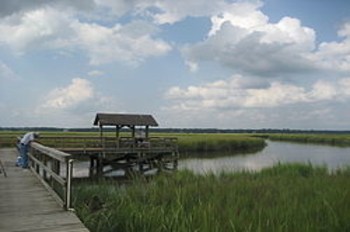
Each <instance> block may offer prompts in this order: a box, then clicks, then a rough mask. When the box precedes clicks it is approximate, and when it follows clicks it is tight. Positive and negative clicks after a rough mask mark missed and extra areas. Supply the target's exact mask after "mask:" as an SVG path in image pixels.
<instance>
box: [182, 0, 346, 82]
mask: <svg viewBox="0 0 350 232" xmlns="http://www.w3.org/2000/svg"><path fill="white" fill-rule="evenodd" d="M261 6H262V4H261V3H260V2H257V3H253V2H250V3H249V2H248V3H247V2H237V3H232V4H231V5H230V7H228V8H227V9H224V10H223V11H222V12H221V13H220V14H217V15H214V16H212V17H211V21H212V28H211V30H210V31H209V32H208V37H207V38H206V39H205V40H204V41H201V42H198V43H196V44H192V45H186V46H185V47H183V49H182V53H183V55H184V57H185V59H186V63H187V64H190V65H191V67H190V68H191V70H192V69H193V68H192V67H197V69H198V67H200V66H198V63H199V64H200V63H201V62H204V61H211V62H217V63H219V64H221V65H223V66H226V67H229V68H231V69H232V70H234V71H235V73H241V74H250V75H256V76H269V77H278V76H282V75H283V76H287V75H293V74H298V73H309V72H315V71H319V70H324V68H325V63H327V62H326V60H328V58H326V57H327V55H326V54H324V55H322V54H321V51H322V50H326V51H328V52H329V50H331V51H334V50H337V51H336V52H335V53H336V55H338V57H334V56H333V58H335V59H334V61H333V62H331V63H332V64H334V63H337V65H336V67H342V69H345V67H347V66H348V65H349V64H350V62H349V60H350V58H349V57H348V56H349V55H348V54H350V53H349V52H348V45H347V42H346V41H347V39H345V40H344V41H343V42H340V43H336V44H334V43H333V44H321V45H320V48H318V47H317V45H316V33H315V31H314V30H313V29H312V28H309V27H306V26H303V25H302V22H301V21H300V20H299V19H297V18H292V17H283V18H282V19H281V20H280V21H278V22H277V23H271V22H269V19H268V17H267V16H266V15H265V14H263V13H262V11H261V10H260V7H261ZM339 34H340V35H342V36H347V35H348V29H347V27H344V28H343V29H342V30H341V31H340V32H339ZM346 38H347V37H346ZM330 46H333V47H334V48H333V49H332V48H328V47H330ZM326 47H327V48H326ZM344 47H345V48H346V49H345V50H344ZM318 50H320V51H318ZM340 51H342V53H340ZM323 53H325V52H323ZM322 60H323V61H322ZM332 64H331V65H329V66H328V67H329V68H331V66H332ZM332 70H335V68H334V66H333V67H332Z"/></svg>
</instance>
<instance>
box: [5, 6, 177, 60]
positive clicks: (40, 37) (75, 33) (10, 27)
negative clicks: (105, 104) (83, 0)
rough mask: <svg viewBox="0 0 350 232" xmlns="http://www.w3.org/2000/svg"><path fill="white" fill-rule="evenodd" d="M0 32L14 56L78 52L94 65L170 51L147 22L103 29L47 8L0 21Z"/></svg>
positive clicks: (136, 58)
mask: <svg viewBox="0 0 350 232" xmlns="http://www.w3.org/2000/svg"><path fill="white" fill-rule="evenodd" d="M0 31H2V33H1V35H0V45H1V44H3V45H6V46H9V47H10V48H12V50H13V51H14V52H16V53H17V54H23V53H26V52H28V51H30V50H37V49H53V50H57V51H59V52H62V50H68V51H79V50H82V51H85V52H86V54H87V56H88V57H89V58H90V63H91V64H94V65H99V64H103V63H110V62H124V63H127V64H133V65H134V64H138V63H140V62H143V61H144V60H145V59H146V58H148V57H152V56H161V55H164V54H166V53H167V52H169V51H170V50H171V46H170V45H169V44H168V43H166V42H164V41H163V40H161V39H155V38H154V35H155V34H156V33H157V30H156V27H154V26H152V25H151V24H149V23H146V22H142V21H134V22H131V23H127V24H124V25H121V24H115V25H114V26H111V27H107V26H102V25H99V24H96V23H88V22H81V21H79V20H78V18H77V15H76V14H74V13H72V12H71V11H68V12H61V11H58V10H57V9H54V8H51V7H45V8H40V9H36V10H33V11H26V12H24V13H21V14H18V15H13V16H10V17H7V18H5V19H3V20H2V21H1V22H0Z"/></svg>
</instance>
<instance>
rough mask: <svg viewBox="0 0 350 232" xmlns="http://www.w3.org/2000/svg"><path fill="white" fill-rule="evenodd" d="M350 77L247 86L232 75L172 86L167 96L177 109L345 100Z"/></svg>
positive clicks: (195, 109) (238, 77)
mask: <svg viewBox="0 0 350 232" xmlns="http://www.w3.org/2000/svg"><path fill="white" fill-rule="evenodd" d="M349 93H350V78H343V79H341V80H339V81H338V82H336V83H333V82H326V81H317V82H315V83H314V84H313V85H312V86H310V88H306V87H303V86H297V85H293V84H285V83H281V82H278V81H273V82H272V83H269V84H268V85H267V86H265V87H263V86H256V87H254V86H245V85H244V82H242V76H233V77H231V78H229V79H227V80H219V81H215V82H212V83H207V84H205V85H200V86H189V87H187V88H180V87H177V86H175V87H172V88H170V89H169V90H168V91H167V93H166V97H167V99H169V100H171V101H172V102H173V103H174V104H173V105H172V106H171V108H173V109H176V110H179V111H180V110H187V111H191V110H193V111H200V110H202V109H206V110H207V109H212V110H218V111H221V110H224V111H225V110H232V109H239V108H265V107H280V106H286V105H291V104H297V103H315V102H321V101H328V100H332V101H344V100H347V99H348V98H349V97H350V95H349Z"/></svg>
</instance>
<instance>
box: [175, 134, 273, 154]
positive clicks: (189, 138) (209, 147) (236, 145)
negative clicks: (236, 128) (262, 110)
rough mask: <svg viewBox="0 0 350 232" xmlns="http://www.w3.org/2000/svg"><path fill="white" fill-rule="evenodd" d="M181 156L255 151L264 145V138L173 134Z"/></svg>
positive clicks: (233, 135) (234, 135) (232, 135)
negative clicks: (176, 139)
mask: <svg viewBox="0 0 350 232" xmlns="http://www.w3.org/2000/svg"><path fill="white" fill-rule="evenodd" d="M174 136H176V137H177V138H178V143H179V150H180V153H181V156H182V157H186V156H188V155H190V156H191V155H192V154H193V153H197V154H198V153H199V154H201V155H206V154H208V153H211V154H213V153H221V154H225V153H226V154H231V155H232V154H234V153H243V152H255V151H259V150H261V149H263V148H264V147H265V146H266V143H265V141H264V139H262V138H254V137H249V136H246V135H242V134H204V133H203V134H174Z"/></svg>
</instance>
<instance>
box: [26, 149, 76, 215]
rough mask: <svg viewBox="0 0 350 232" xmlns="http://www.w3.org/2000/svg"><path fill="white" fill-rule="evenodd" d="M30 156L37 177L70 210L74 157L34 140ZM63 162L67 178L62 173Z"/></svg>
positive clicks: (32, 168)
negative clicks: (58, 188) (59, 190)
mask: <svg viewBox="0 0 350 232" xmlns="http://www.w3.org/2000/svg"><path fill="white" fill-rule="evenodd" d="M28 157H29V159H30V161H31V162H30V163H31V166H30V168H31V170H32V171H33V173H34V174H35V175H36V177H38V178H39V180H40V181H41V182H42V183H43V185H44V186H45V187H46V188H47V189H48V190H49V192H50V193H51V194H52V195H53V196H54V197H55V198H56V200H57V201H58V202H59V203H60V204H61V205H62V206H63V207H64V208H65V209H66V210H70V209H71V189H72V186H71V183H72V170H73V159H72V158H71V155H70V154H68V153H65V152H62V151H59V150H57V149H54V148H51V147H47V146H44V145H42V144H39V143H37V142H32V143H31V144H30V152H29V154H28ZM61 163H63V164H64V165H65V166H66V176H65V178H64V177H62V176H61V175H60V166H61ZM49 164H50V165H49ZM48 176H49V178H48ZM56 183H57V184H58V185H59V186H61V191H62V190H63V191H62V192H63V194H62V193H61V194H60V193H59V192H58V190H57V188H56V186H57V184H56Z"/></svg>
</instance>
